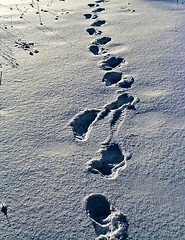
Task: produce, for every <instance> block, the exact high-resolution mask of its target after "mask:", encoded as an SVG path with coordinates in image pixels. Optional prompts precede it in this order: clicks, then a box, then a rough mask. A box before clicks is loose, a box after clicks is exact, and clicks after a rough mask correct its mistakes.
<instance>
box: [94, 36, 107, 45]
mask: <svg viewBox="0 0 185 240" xmlns="http://www.w3.org/2000/svg"><path fill="white" fill-rule="evenodd" d="M110 41H111V38H110V37H102V38H99V39H96V40H95V41H94V42H93V43H94V44H101V45H105V44H106V43H108V42H110Z"/></svg>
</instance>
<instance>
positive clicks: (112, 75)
mask: <svg viewBox="0 0 185 240" xmlns="http://www.w3.org/2000/svg"><path fill="white" fill-rule="evenodd" d="M121 78H122V73H120V72H107V73H105V75H104V76H103V79H102V82H105V85H106V86H111V85H113V84H115V83H117V82H119V81H120V80H121Z"/></svg>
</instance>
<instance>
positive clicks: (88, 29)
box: [86, 28, 96, 35]
mask: <svg viewBox="0 0 185 240" xmlns="http://www.w3.org/2000/svg"><path fill="white" fill-rule="evenodd" d="M86 32H88V33H89V35H93V34H94V33H95V32H96V30H95V29H94V28H87V29H86Z"/></svg>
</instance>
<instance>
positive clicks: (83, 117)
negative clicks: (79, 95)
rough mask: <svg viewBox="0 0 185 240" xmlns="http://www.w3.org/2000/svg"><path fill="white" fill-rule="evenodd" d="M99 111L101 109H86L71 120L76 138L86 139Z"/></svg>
mask: <svg viewBox="0 0 185 240" xmlns="http://www.w3.org/2000/svg"><path fill="white" fill-rule="evenodd" d="M98 113H99V110H94V109H93V110H85V111H84V112H82V113H79V114H77V115H76V116H75V118H74V119H73V120H72V121H71V122H70V126H71V127H72V130H73V133H74V137H75V138H77V139H79V140H83V139H85V136H86V133H87V131H88V128H89V126H90V125H91V124H92V122H93V121H94V120H95V119H96V117H97V114H98Z"/></svg>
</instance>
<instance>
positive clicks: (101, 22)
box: [91, 20, 106, 27]
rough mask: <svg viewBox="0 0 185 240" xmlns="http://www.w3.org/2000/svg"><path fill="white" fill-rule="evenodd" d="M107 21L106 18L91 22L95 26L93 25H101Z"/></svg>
mask: <svg viewBox="0 0 185 240" xmlns="http://www.w3.org/2000/svg"><path fill="white" fill-rule="evenodd" d="M105 23H106V21H105V20H97V21H95V22H93V23H92V24H91V26H93V27H101V26H102V25H103V24H105Z"/></svg>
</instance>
